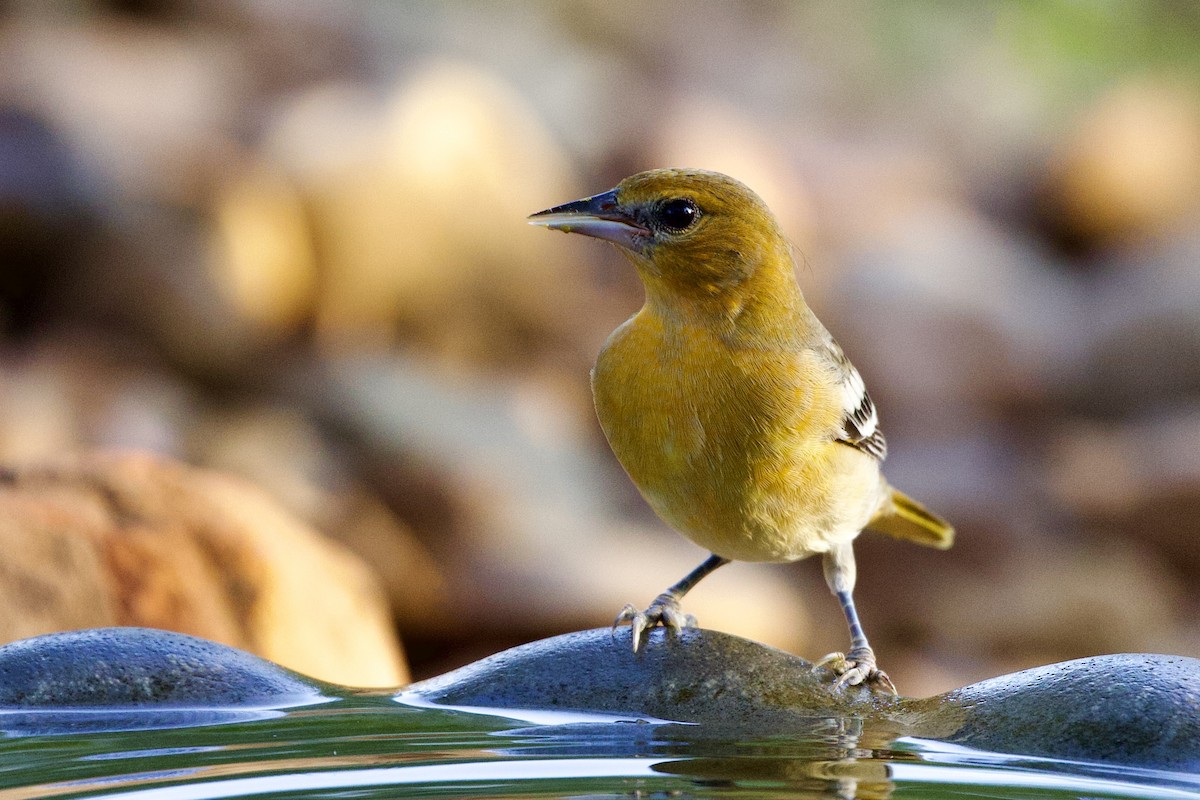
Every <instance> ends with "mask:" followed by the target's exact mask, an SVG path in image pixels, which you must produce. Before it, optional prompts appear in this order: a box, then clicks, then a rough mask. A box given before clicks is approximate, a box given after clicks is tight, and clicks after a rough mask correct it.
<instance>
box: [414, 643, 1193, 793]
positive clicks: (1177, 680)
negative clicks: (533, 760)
mask: <svg viewBox="0 0 1200 800" xmlns="http://www.w3.org/2000/svg"><path fill="white" fill-rule="evenodd" d="M629 645H630V641H629V632H628V630H622V631H618V632H617V633H616V635H615V636H613V635H612V634H611V633H610V632H609V631H608V630H606V629H601V630H592V631H581V632H579V633H572V634H566V635H564V636H559V637H556V638H553V639H547V640H544V641H541V642H535V643H533V644H530V645H525V646H523V647H517V648H514V649H512V650H509V651H506V652H503V653H499V654H497V655H495V656H491V657H489V658H485V659H483V660H482V661H479V662H476V663H475V664H471V665H468V666H466V667H463V668H462V669H459V670H456V671H454V672H451V673H448V674H446V675H443V676H441V677H439V678H434V679H432V680H429V681H425V682H423V683H418V684H414V685H413V686H411V687H409V688H408V689H407V690H406V691H405V692H403V693H401V695H400V698H401V699H404V698H405V697H416V698H420V699H421V700H422V701H424V702H433V703H437V704H443V705H454V706H479V707H486V708H491V709H505V708H509V709H521V708H524V709H573V710H579V711H595V712H606V713H616V714H627V715H644V716H650V717H656V718H660V719H668V720H675V721H680V722H698V723H704V724H706V725H715V726H729V725H732V726H735V727H737V728H738V729H743V730H744V729H747V728H750V729H753V730H756V731H758V732H761V733H764V734H769V733H777V732H780V731H783V730H788V729H795V730H804V729H809V728H811V726H812V724H813V721H814V719H826V720H827V719H840V720H854V721H855V722H856V723H858V725H859V726H860V727H861V730H863V731H864V732H865V733H871V734H881V735H885V736H886V735H890V736H918V737H922V738H927V739H936V740H941V741H947V742H954V743H958V744H963V745H967V746H970V747H977V748H980V749H985V750H991V751H995V752H1001V753H1012V754H1017V755H1036V756H1047V757H1057V758H1067V759H1080V760H1086V761H1097V762H1105V763H1111V764H1121V765H1127V766H1139V767H1153V768H1160V769H1175V770H1187V771H1195V770H1197V769H1200V661H1198V660H1196V659H1191V658H1183V657H1177V656H1157V655H1111V656H1097V657H1094V658H1087V659H1080V660H1078V661H1069V662H1066V663H1063V664H1055V665H1051V666H1047V667H1040V668H1037V669H1031V670H1026V671H1023V672H1019V673H1015V674H1013V675H1008V676H1004V677H1001V678H995V679H992V680H988V681H983V682H981V683H977V684H972V685H970V686H967V687H964V688H962V689H957V690H955V691H952V692H947V693H945V694H942V695H937V696H935V697H931V698H926V699H914V698H892V697H886V696H877V695H872V694H871V693H869V692H867V691H866V690H864V689H858V688H856V689H850V690H837V689H834V688H833V686H832V682H833V675H832V673H830V672H829V671H828V670H824V669H814V668H813V666H812V665H811V664H810V663H809V662H807V661H805V660H804V659H801V658H797V657H795V656H792V655H788V654H787V653H783V652H780V651H778V650H775V649H772V648H769V647H764V646H762V645H759V644H756V643H754V642H750V641H747V640H745V639H740V638H738V637H735V636H730V635H728V634H723V633H718V632H715V631H704V630H689V631H685V632H684V633H683V635H682V636H680V637H678V638H676V637H668V636H667V635H666V634H665V632H663V631H662V630H657V631H654V632H653V633H652V634H651V635H650V637H649V639H648V641H647V642H646V643H645V644H644V645H643V647H642V650H641V652H639V653H637V654H634V653H632V652H631V649H630V646H629Z"/></svg>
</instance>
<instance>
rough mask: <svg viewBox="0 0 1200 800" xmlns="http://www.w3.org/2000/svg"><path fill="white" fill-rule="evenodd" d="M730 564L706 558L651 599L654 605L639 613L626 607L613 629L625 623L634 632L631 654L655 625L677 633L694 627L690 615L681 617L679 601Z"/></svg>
mask: <svg viewBox="0 0 1200 800" xmlns="http://www.w3.org/2000/svg"><path fill="white" fill-rule="evenodd" d="M728 563H729V559H728V558H722V557H721V556H718V555H716V554H713V555H711V556H709V557H708V558H707V559H705V560H704V563H703V564H701V565H700V566H698V567H696V568H695V569H694V570H692V571H691V572H689V573H688V574H687V575H685V576H684V578H683V580H681V581H679V582H678V583H676V584H673V585H672V586H671V587H670V588H669V589H667V590H666V591H665V592H663V593H662V594H660V595H659V596H658V597H656V598H654V602H653V603H651V604H650V607H649V608H647V609H646V610H645V611H639V610H638V609H637V607H636V606H634V605H631V604H630V605H626V606H625V608H623V609H621V613H620V614H618V615H617V618H616V620H614V621H613V629H614V630H615V629H616V628H617V626H618V625H621V624H622V623H625V622H628V623H629V625H630V627H631V628H632V629H633V652H635V653H636V652H637V649H638V645H640V644H641V640H642V633H643V632H644V631H646V630H648V629H650V628H653V627H654V626H655V625H662V626H663V627H665V628H667V629H668V630H671V631H675V632H676V633H678V632H679V631H681V630H683V629H684V628H694V627H695V626H696V618H695V617H693V616H692V615H691V614H684V613H683V611H682V610H681V609H680V608H679V600H680V598H682V597H683V596H684V595H685V594H687V593H688V592H689V591H691V589H692V587H693V586H695V585H696V584H697V583H699V582H700V581H701V580H703V579H704V578H705V576H707V575H708V574H709V573H711V572H712V571H713V570H715V569H716V568H717V567H720V566H723V565H725V564H728Z"/></svg>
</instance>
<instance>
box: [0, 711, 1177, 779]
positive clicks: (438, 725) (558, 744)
mask: <svg viewBox="0 0 1200 800" xmlns="http://www.w3.org/2000/svg"><path fill="white" fill-rule="evenodd" d="M80 719H83V716H82V715H81V717H80ZM810 723H811V724H810V725H808V726H806V727H804V729H803V730H797V731H794V732H791V733H789V734H788V735H774V736H769V737H761V736H760V737H755V736H751V735H749V734H748V733H746V732H745V731H738V730H736V729H732V728H722V727H721V726H714V725H703V726H702V725H688V724H680V723H675V722H670V721H664V720H649V719H631V718H621V719H613V718H607V717H600V716H597V715H590V714H574V713H572V712H556V713H554V714H553V715H552V716H551V717H547V716H545V715H542V714H534V715H528V714H523V713H520V712H513V711H511V710H504V711H497V712H494V713H484V710H481V709H470V710H468V709H443V708H412V707H406V706H404V705H398V704H396V703H394V702H393V701H391V699H390V698H381V697H367V696H363V697H349V698H345V699H342V700H340V701H338V702H335V703H331V704H327V705H324V706H316V707H307V708H304V709H297V710H293V711H288V712H279V713H278V714H277V715H276V716H274V717H271V718H260V719H253V720H241V721H237V722H223V723H222V724H215V723H213V722H212V721H211V720H210V721H208V722H207V723H205V724H200V725H197V726H194V727H181V728H170V729H162V730H149V729H146V728H140V729H131V730H109V731H108V732H107V733H96V732H93V731H89V730H88V729H87V727H86V726H82V727H79V728H77V729H76V730H74V731H66V730H61V729H60V730H59V731H58V732H57V733H56V734H55V735H53V736H40V735H36V734H29V733H28V732H27V734H26V735H23V736H19V737H13V738H8V739H4V740H0V800H26V799H30V800H31V799H32V798H35V797H54V796H65V795H70V796H71V797H73V798H74V797H79V798H84V797H97V798H99V797H103V798H108V799H109V800H114V799H119V800H126V799H127V798H128V800H134V799H135V798H136V800H167V799H168V798H169V799H170V800H188V799H189V798H197V799H199V798H234V797H257V796H261V795H266V794H270V795H275V796H277V795H287V796H289V797H328V796H331V795H335V794H336V795H339V796H348V795H353V796H354V797H355V798H363V799H364V800H370V799H371V798H384V797H388V798H392V797H404V796H430V795H444V796H455V797H484V796H488V797H492V796H497V795H504V796H509V797H533V796H563V795H571V796H643V797H644V796H647V795H663V796H667V795H672V796H673V795H683V796H697V795H699V796H714V795H717V796H722V797H732V798H748V797H765V798H774V797H796V796H803V797H828V798H851V797H858V798H867V799H868V800H873V799H874V798H888V797H891V796H892V795H893V794H904V793H914V792H916V793H920V794H924V795H937V796H938V797H966V796H974V797H978V796H981V795H986V796H988V797H1014V798H1021V797H1030V798H1032V797H1037V798H1039V800H1057V799H1058V798H1061V799H1062V800H1065V799H1066V798H1074V797H1079V796H1081V795H1086V796H1089V797H1112V798H1129V797H1145V798H1181V797H1191V798H1194V797H1196V796H1197V794H1198V792H1200V779H1197V777H1196V776H1189V775H1180V774H1177V773H1170V772H1162V771H1153V770H1133V769H1120V768H1115V767H1105V766H1103V765H1096V764H1083V763H1079V762H1061V761H1055V760H1052V759H1018V758H1014V757H1012V756H999V755H996V754H992V753H985V752H981V751H974V750H969V749H967V748H961V747H955V746H951V745H945V744H940V743H932V742H925V741H922V740H917V739H898V740H897V739H895V738H894V737H892V736H891V735H889V734H887V733H886V732H884V731H876V730H872V729H871V728H870V727H869V726H867V727H864V726H863V724H862V722H861V720H855V719H843V720H834V719H828V718H813V719H812V720H811V721H810Z"/></svg>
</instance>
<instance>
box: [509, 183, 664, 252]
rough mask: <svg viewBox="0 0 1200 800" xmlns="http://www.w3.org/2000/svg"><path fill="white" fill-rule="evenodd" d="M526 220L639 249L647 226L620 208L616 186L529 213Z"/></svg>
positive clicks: (647, 231)
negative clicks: (590, 195)
mask: <svg viewBox="0 0 1200 800" xmlns="http://www.w3.org/2000/svg"><path fill="white" fill-rule="evenodd" d="M529 224H530V225H542V226H544V227H547V228H550V229H552V230H556V231H562V232H563V233H582V234H583V235H584V236H592V237H594V238H596V239H606V240H608V241H610V242H615V243H616V244H619V245H621V246H622V247H625V248H628V249H630V250H640V249H641V247H642V244H643V243H644V242H645V240H646V238H647V237H648V236H650V231H649V230H648V229H647V228H645V227H644V226H642V225H639V224H638V223H637V222H636V221H635V220H634V219H633V217H632V216H630V215H629V214H628V213H627V212H626V211H625V210H624V209H622V208H621V205H620V203H618V202H617V190H616V189H613V190H611V191H608V192H604V193H603V194H598V195H594V196H593V197H585V198H584V199H582V200H576V201H575V202H573V203H564V204H563V205H561V206H555V207H554V208H548V209H546V210H545V211H539V212H538V213H536V214H531V215H530V216H529Z"/></svg>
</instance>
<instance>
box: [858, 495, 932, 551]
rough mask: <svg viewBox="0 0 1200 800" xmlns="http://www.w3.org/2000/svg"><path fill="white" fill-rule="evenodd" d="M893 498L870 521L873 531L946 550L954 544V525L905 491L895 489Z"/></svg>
mask: <svg viewBox="0 0 1200 800" xmlns="http://www.w3.org/2000/svg"><path fill="white" fill-rule="evenodd" d="M891 492H892V494H891V498H890V500H889V502H887V503H885V504H884V506H883V508H881V509H880V510H879V513H878V514H876V515H875V517H874V518H873V519H872V520H871V521H870V522H868V523H867V527H868V528H870V529H871V530H873V531H879V532H880V533H886V534H887V535H888V536H894V537H896V538H897V539H903V540H904V541H906V542H914V543H916V544H923V545H925V546H926V547H936V548H938V549H939V550H945V549H946V548H947V547H949V546H950V545H952V544H954V528H953V527H952V526H951V525H950V523H948V522H946V520H944V519H942V518H941V517H939V516H938V515H937V514H934V513H933V512H932V511H930V510H929V509H927V508H925V506H923V505H921V504H920V503H918V502H917V501H916V500H913V499H912V498H911V497H909V496H908V495H906V494H904V493H903V492H901V491H899V490H897V489H892V490H891Z"/></svg>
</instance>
